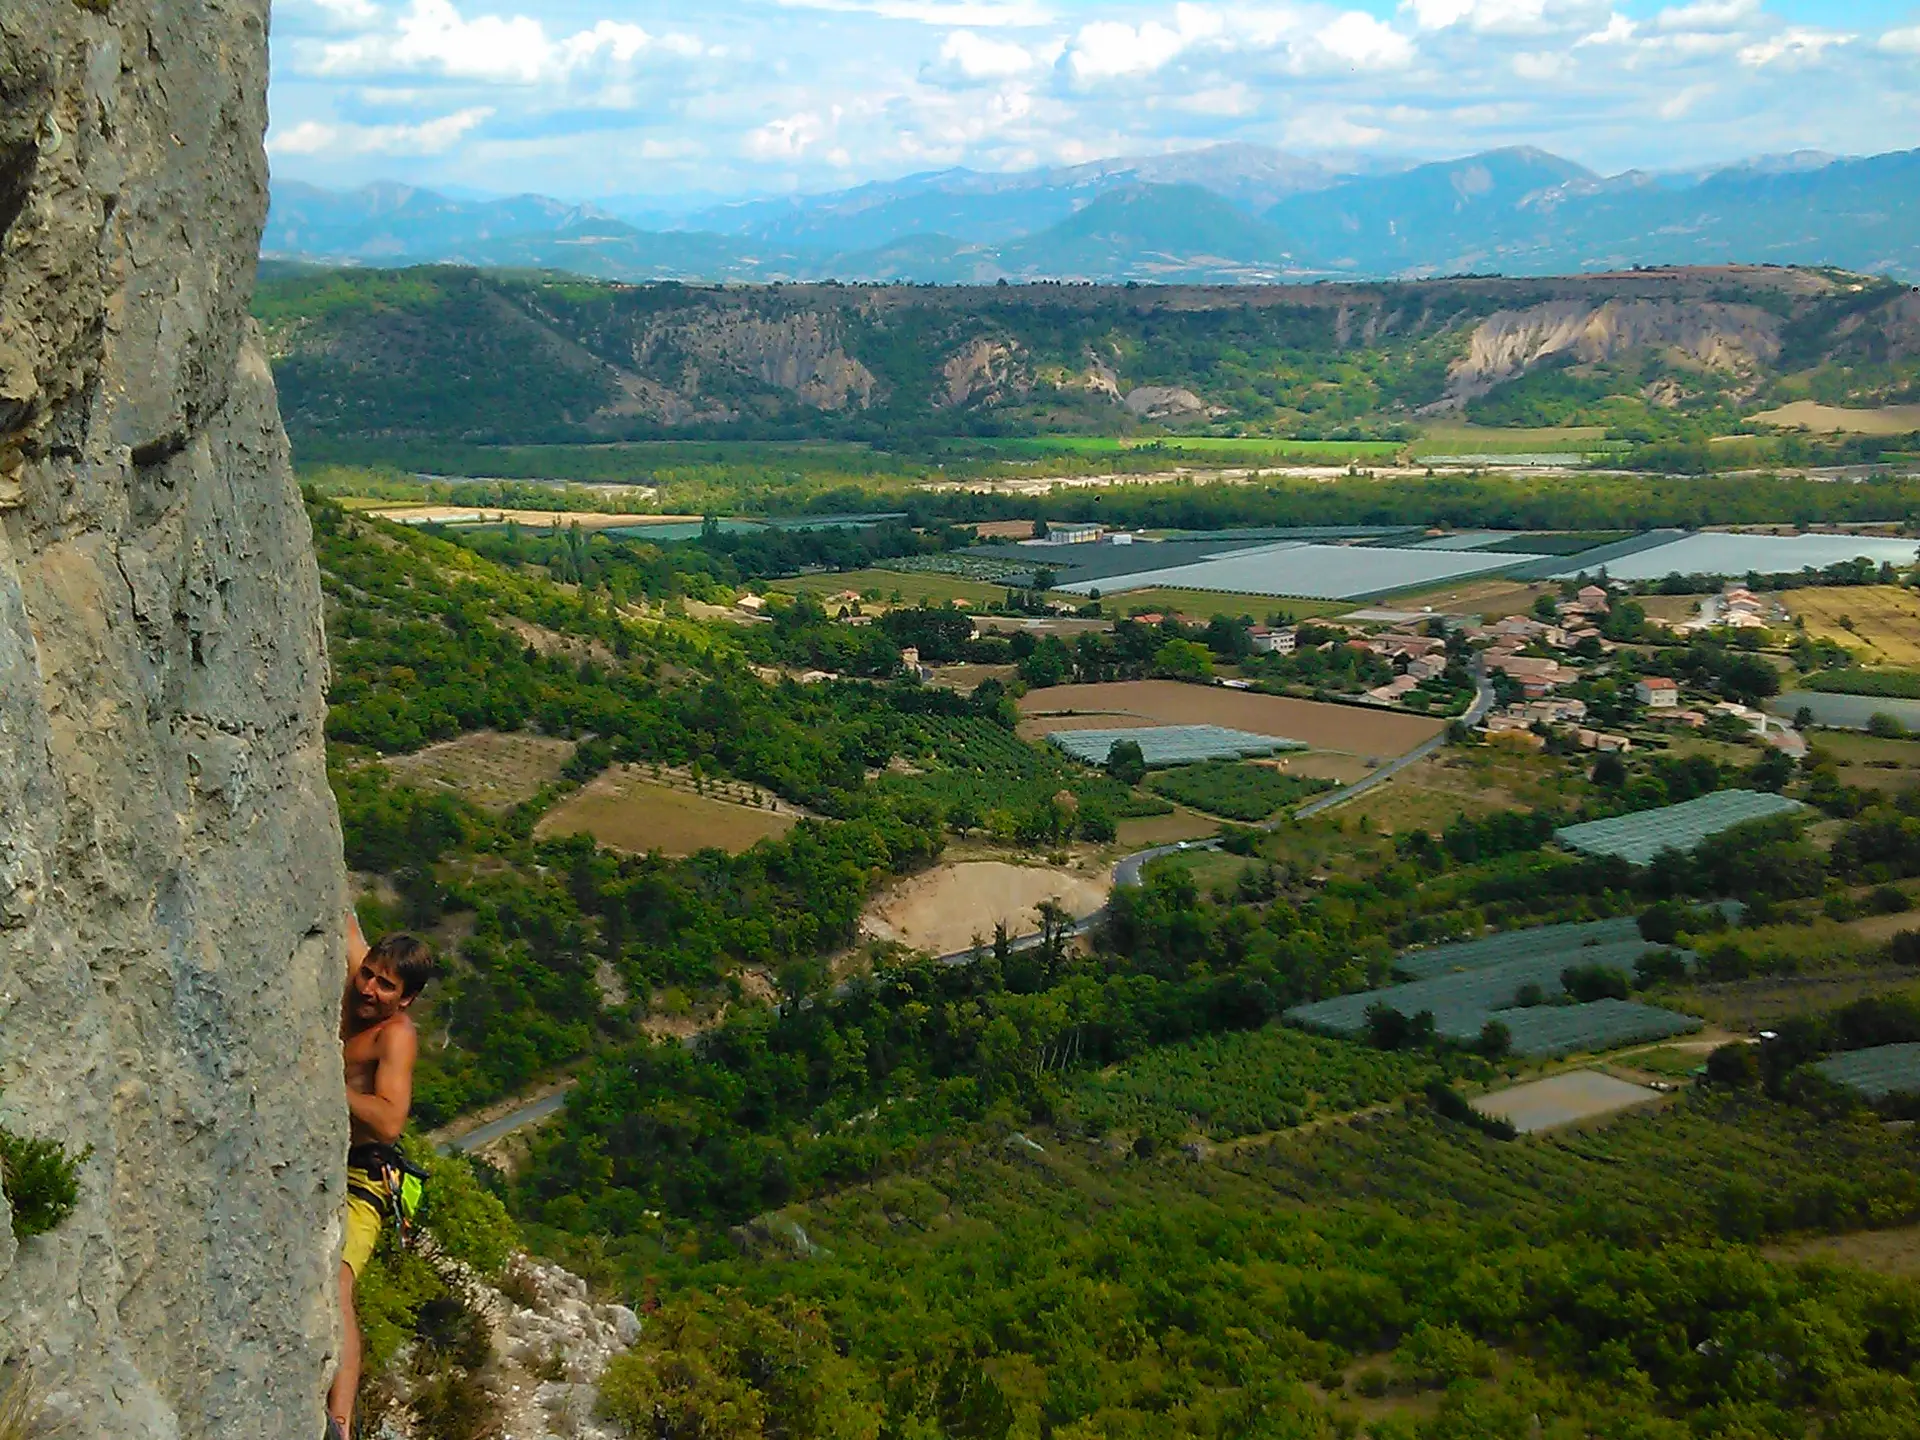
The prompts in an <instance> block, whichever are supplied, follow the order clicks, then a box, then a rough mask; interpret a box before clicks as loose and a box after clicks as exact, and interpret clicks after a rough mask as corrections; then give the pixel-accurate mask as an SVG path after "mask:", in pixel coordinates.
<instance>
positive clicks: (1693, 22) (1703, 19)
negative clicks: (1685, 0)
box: [1653, 0, 1760, 30]
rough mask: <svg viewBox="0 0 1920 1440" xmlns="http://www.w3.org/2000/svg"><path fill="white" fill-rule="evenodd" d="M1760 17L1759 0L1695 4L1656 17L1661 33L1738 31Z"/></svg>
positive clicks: (1707, 0)
mask: <svg viewBox="0 0 1920 1440" xmlns="http://www.w3.org/2000/svg"><path fill="white" fill-rule="evenodd" d="M1759 13H1760V0H1694V3H1693V4H1691V5H1672V6H1669V7H1668V8H1667V9H1665V10H1662V11H1661V12H1660V13H1659V14H1658V15H1657V16H1655V17H1654V22H1653V23H1654V24H1655V25H1658V26H1659V27H1660V28H1661V29H1662V30H1735V29H1738V28H1739V27H1740V26H1742V25H1744V24H1745V23H1746V22H1747V21H1749V20H1752V19H1754V18H1755V17H1757V16H1758V15H1759Z"/></svg>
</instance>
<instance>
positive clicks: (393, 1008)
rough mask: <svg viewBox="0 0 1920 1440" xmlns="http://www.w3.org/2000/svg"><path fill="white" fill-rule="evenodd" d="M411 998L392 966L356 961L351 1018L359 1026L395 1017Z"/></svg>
mask: <svg viewBox="0 0 1920 1440" xmlns="http://www.w3.org/2000/svg"><path fill="white" fill-rule="evenodd" d="M412 999H413V997H412V996H410V995H407V994H406V993H405V987H404V986H403V985H402V984H401V983H400V976H399V974H398V973H397V972H396V971H395V970H394V968H393V966H391V965H387V964H382V963H381V962H380V961H378V960H375V959H372V958H371V957H369V958H367V959H365V960H362V961H361V962H360V968H359V969H358V970H356V971H355V972H354V975H353V1018H354V1019H356V1020H358V1021H360V1023H361V1024H363V1025H377V1024H379V1023H380V1022H381V1021H382V1020H391V1019H392V1018H393V1017H394V1016H395V1015H398V1014H399V1013H400V1012H401V1011H402V1010H403V1009H405V1008H406V1007H407V1005H408V1004H410V1003H411V1002H412Z"/></svg>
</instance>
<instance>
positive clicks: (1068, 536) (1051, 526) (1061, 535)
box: [1040, 521, 1107, 545]
mask: <svg viewBox="0 0 1920 1440" xmlns="http://www.w3.org/2000/svg"><path fill="white" fill-rule="evenodd" d="M1106 533H1107V527H1106V526H1104V525H1067V524H1056V523H1054V522H1052V521H1049V522H1048V523H1047V533H1046V537H1045V538H1044V539H1042V540H1041V542H1040V543H1041V544H1042V545H1091V544H1093V543H1094V542H1095V541H1096V540H1098V539H1099V538H1100V537H1101V536H1102V535H1104V534H1106Z"/></svg>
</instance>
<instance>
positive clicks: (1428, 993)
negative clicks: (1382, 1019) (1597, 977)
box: [1287, 944, 1640, 1040]
mask: <svg viewBox="0 0 1920 1440" xmlns="http://www.w3.org/2000/svg"><path fill="white" fill-rule="evenodd" d="M1639 954H1640V950H1639V949H1636V948H1635V947H1634V946H1632V945H1625V944H1615V945H1608V946H1598V947H1595V948H1593V949H1587V950H1577V951H1575V952H1574V953H1573V954H1571V955H1568V954H1558V953H1555V954H1544V955H1524V956H1520V957H1518V958H1516V959H1512V960H1502V961H1500V962H1498V963H1497V964H1492V965H1486V966H1483V967H1481V968H1480V969H1477V970H1463V971H1459V972H1457V973H1455V974H1451V975H1438V976H1435V977H1433V978H1432V979H1428V980H1414V981H1410V982H1409V983H1407V984H1405V985H1389V986H1387V987H1386V988H1385V989H1383V990H1366V991H1362V992H1361V993H1359V994H1357V995H1338V996H1335V997H1334V998H1333V999H1331V1000H1317V1001H1315V1002H1313V1003H1312V1004H1309V1005H1296V1006H1294V1007H1293V1008H1292V1009H1291V1010H1289V1011H1287V1019H1289V1020H1291V1021H1293V1022H1294V1023H1295V1024H1297V1025H1304V1026H1306V1027H1307V1028H1308V1029H1310V1030H1322V1031H1326V1032H1329V1033H1331V1034H1335V1035H1346V1036H1360V1035H1364V1034H1365V1033H1366V1031H1367V1011H1369V1010H1371V1009H1372V1008H1373V1007H1374V1006H1376V1005H1384V1006H1386V1007H1387V1008H1388V1009H1389V1010H1397V1011H1398V1012H1399V1013H1400V1014H1402V1015H1405V1016H1407V1017H1408V1018H1409V1019H1411V1018H1412V1017H1413V1016H1415V1015H1418V1014H1419V1013H1420V1012H1421V1011H1423V1010H1428V1011H1431V1012H1432V1013H1433V1024H1434V1029H1436V1030H1437V1031H1438V1032H1439V1033H1440V1034H1441V1035H1443V1036H1445V1037H1447V1038H1448V1039H1450V1040H1473V1039H1475V1038H1476V1037H1478V1035H1479V1034H1480V1027H1481V1026H1483V1025H1485V1024H1486V1023H1487V1021H1488V1020H1490V1019H1492V1018H1493V1017H1494V1014H1495V1012H1496V1011H1507V1010H1512V1009H1514V1008H1515V1006H1516V1002H1517V1001H1518V1000H1519V997H1520V992H1521V991H1522V990H1525V989H1528V988H1532V989H1534V990H1536V991H1537V992H1538V994H1539V998H1540V999H1541V1000H1543V1001H1546V1000H1553V999H1555V998H1557V997H1558V996H1561V995H1564V994H1565V993H1566V986H1565V985H1564V984H1563V983H1562V981H1561V978H1560V976H1561V972H1562V971H1564V970H1567V969H1570V968H1574V967H1580V968H1586V967H1589V966H1599V967H1602V968H1604V969H1607V970H1612V971H1614V972H1616V973H1617V974H1620V975H1624V976H1628V977H1631V976H1632V975H1633V962H1634V960H1635V959H1637V958H1638V957H1639ZM1503 1018H1504V1017H1503Z"/></svg>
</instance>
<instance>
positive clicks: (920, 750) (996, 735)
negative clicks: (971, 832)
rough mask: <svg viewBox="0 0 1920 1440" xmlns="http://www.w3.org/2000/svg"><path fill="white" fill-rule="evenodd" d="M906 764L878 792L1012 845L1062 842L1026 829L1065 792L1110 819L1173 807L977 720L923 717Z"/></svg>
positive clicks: (882, 779)
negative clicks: (960, 819) (918, 802)
mask: <svg viewBox="0 0 1920 1440" xmlns="http://www.w3.org/2000/svg"><path fill="white" fill-rule="evenodd" d="M914 729H915V733H914V738H913V743H912V744H910V746H909V748H908V751H907V755H906V757H905V758H906V760H907V764H906V765H905V766H903V767H899V768H896V769H894V770H891V771H889V772H888V773H886V774H884V775H881V776H878V777H876V781H877V783H878V784H879V785H880V787H881V788H882V789H885V790H888V791H892V792H894V793H896V794H909V795H914V796H919V797H923V798H925V799H928V800H932V801H935V802H936V803H938V804H939V805H940V806H941V807H942V808H944V809H946V810H947V811H948V812H949V815H950V816H952V814H953V812H954V811H955V808H956V807H958V808H959V810H960V811H961V812H962V813H966V814H969V815H970V817H971V818H970V819H969V820H968V821H967V822H966V825H965V828H967V829H975V828H979V829H983V830H985V831H987V832H988V833H989V834H990V835H992V836H993V837H994V838H995V839H996V840H999V841H1003V842H1011V841H1014V840H1023V842H1025V843H1038V841H1039V840H1042V839H1045V840H1049V841H1051V840H1054V839H1058V838H1060V837H1059V836H1058V835H1056V834H1053V833H1052V831H1051V828H1050V827H1049V828H1048V833H1047V834H1045V835H1038V834H1036V833H1035V832H1034V829H1033V826H1032V824H1031V823H1030V822H1032V821H1033V819H1034V818H1035V817H1036V816H1037V815H1038V814H1039V813H1040V812H1042V811H1047V810H1050V809H1051V807H1052V805H1053V801H1054V797H1055V796H1057V795H1058V794H1059V793H1060V792H1061V791H1067V792H1069V793H1070V794H1071V795H1072V796H1073V797H1074V798H1075V800H1076V802H1077V804H1078V805H1079V806H1080V807H1081V808H1082V810H1083V811H1086V810H1099V811H1104V812H1105V814H1106V815H1107V816H1108V817H1109V818H1111V819H1114V820H1120V819H1125V818H1127V817H1129V816H1143V815H1164V814H1165V813H1166V812H1167V811H1168V810H1170V809H1171V808H1172V806H1170V805H1169V804H1168V802H1166V801H1165V800H1162V799H1160V798H1159V797H1158V796H1155V795H1150V794H1145V793H1143V792H1141V791H1138V790H1134V789H1133V788H1132V787H1130V786H1127V785H1124V784H1122V783H1121V782H1119V781H1117V780H1113V779H1110V778H1109V777H1107V776H1106V775H1104V774H1101V773H1100V772H1099V771H1097V770H1089V769H1088V768H1087V767H1085V766H1082V765H1079V764H1076V763H1074V762H1073V761H1071V760H1068V759H1067V758H1066V757H1065V756H1063V755H1061V754H1059V753H1058V752H1057V751H1055V750H1054V749H1053V748H1052V747H1051V746H1043V745H1035V744H1031V743H1029V742H1028V741H1026V740H1023V739H1021V738H1020V737H1019V736H1018V735H1016V734H1014V733H1012V732H1009V731H1007V730H1005V729H1003V728H1002V727H1001V726H999V725H998V724H996V723H994V722H993V721H991V720H987V719H985V718H982V717H978V716H973V717H948V718H935V717H931V716H928V717H923V718H921V719H920V720H919V721H918V723H917V724H916V726H915V727H914Z"/></svg>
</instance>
